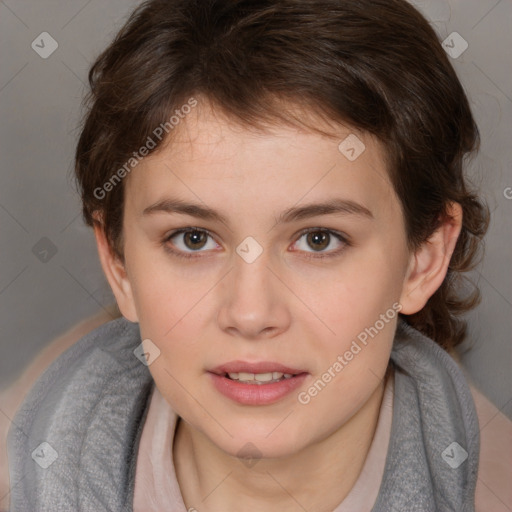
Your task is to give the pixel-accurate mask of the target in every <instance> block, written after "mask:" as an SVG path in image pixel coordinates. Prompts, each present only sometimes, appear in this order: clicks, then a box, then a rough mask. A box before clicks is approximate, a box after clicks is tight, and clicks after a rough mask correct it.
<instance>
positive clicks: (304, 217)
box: [9, 0, 488, 512]
mask: <svg viewBox="0 0 512 512" xmlns="http://www.w3.org/2000/svg"><path fill="white" fill-rule="evenodd" d="M89 78H90V83H91V93H90V95H89V104H88V111H87V113H86V117H85V120H84V125H83V129H82V133H81V137H80V140H79V143H78V146H77V151H76V175H77V180H78V183H79V186H80V190H81V194H82V200H83V212H84V218H85V220H86V222H87V223H88V224H89V225H91V226H93V227H94V231H95V234H96V240H97V243H98V250H99V256H100V259H101V263H102V266H103V269H104V271H105V274H106V277H107V279H108V281H109V283H110V285H111V287H112V290H113V292H114V294H115V296H116V299H117V303H118V306H119V309H120V311H121V313H122V315H123V317H122V318H120V319H118V320H115V321H113V322H109V323H107V324H106V325H104V326H102V327H100V328H99V329H96V330H94V331H93V332H92V333H90V334H89V335H87V336H85V337H84V338H82V339H81V340H80V341H79V342H78V343H77V344H75V345H74V346H73V347H72V348H71V349H69V350H68V351H66V352H65V353H64V354H63V355H62V356H61V357H60V358H59V359H58V360H57V361H56V362H55V363H54V364H52V366H51V367H50V368H49V370H48V371H47V372H45V374H44V376H43V377H42V378H41V379H40V380H39V381H38V383H37V385H36V386H35V387H34V388H33V389H32V391H31V393H30V395H29V396H28V397H27V399H26V400H25V402H24V404H23V406H22V407H21V408H20V410H19V411H18V414H17V417H16V419H15V423H14V424H15V425H16V427H14V428H12V429H11V431H10V434H9V435H10V447H9V449H10V453H9V458H10V462H11V464H12V469H11V477H12V478H11V481H14V482H19V483H18V485H16V486H15V487H14V488H13V489H12V505H13V508H12V510H13V512H16V511H18V510H38V511H50V510H51V511H55V510H80V511H95V512H97V511H101V510H115V511H127V510H135V511H140V512H142V511H144V512H147V511H163V510H172V511H180V512H183V511H185V510H188V511H194V510H195V511H198V512H212V511H220V510H222V511H223V512H231V511H239V510H244V511H245V510H250V511H256V512H257V511H263V510H265V511H268V510H280V511H299V510H308V511H315V512H324V511H333V510H335V511H336V512H342V511H356V510H357V511H364V510H368V511H370V510H372V511H391V510H396V511H408V512H410V511H414V510H416V511H441V510H443V511H448V510H450V511H457V512H460V511H474V510H475V493H476V494H477V495H478V492H479V490H478V489H479V487H481V486H482V485H483V484H482V483H481V482H482V480H481V479H479V473H478V471H479V454H480V432H479V425H478V418H477V414H476V411H475V406H474V402H473V398H472V395H471V392H470V389H469V386H468V384H467V382H466V380H465V378H464V376H463V373H462V372H461V370H460V369H459V368H458V366H457V364H456V363H455V362H454V360H453V359H452V358H451V357H450V355H449V354H448V352H449V351H451V350H452V349H453V348H454V347H455V346H457V345H458V344H460V343H461V342H462V341H463V340H464V337H465V332H466V326H465V323H464V321H463V320H462V319H460V318H459V317H458V315H460V314H461V313H462V312H464V311H467V310H469V309H470V308H471V307H472V306H474V304H475V301H476V296H477V293H478V292H475V294H473V295H472V296H471V297H467V296H460V295H459V287H458V285H459V281H460V275H461V273H462V272H464V271H465V270H467V269H469V268H470V266H471V264H472V263H473V262H474V259H475V254H476V251H477V249H478V245H479V243H480V241H481V238H482V237H483V235H484V233H485V231H486V228H487V224H488V212H487V209H486V207H485V206H484V205H483V204H482V203H481V202H480V200H479V199H478V196H477V195H476V194H475V192H474V191H471V190H470V189H469V188H468V186H467V183H466V180H465V177H464V173H463V161H464V158H465V157H466V156H467V155H468V154H470V153H471V152H472V151H473V150H475V149H476V146H477V142H478V131H477V128H476V126H475V123H474V120H473V117H472V115H471V111H470V108H469V105H468V101H467V98H466V96H465V94H464V91H463V88H462V86H461V84H460V82H459V80H458V78H457V76H456V74H455V72H454V70H453V68H452V66H451V64H450V63H449V61H448V58H447V56H446V54H445V52H444V50H443V48H442V47H441V44H440V42H439V40H438V38H437V36H436V34H435V33H434V31H433V30H432V28H431V27H430V25H429V24H428V22H427V21H426V20H425V19H424V18H423V17H422V16H421V15H420V14H419V13H418V12H417V11H416V10H415V9H414V8H413V7H412V6H411V5H409V4H408V3H407V2H405V1H402V0H392V1H389V0H361V1H357V2H354V1H349V0H311V1H307V2H305V1H299V0H284V1H283V0H280V1H271V0H267V1H261V2H253V1H249V0H237V1H225V0H224V1H220V0H218V1H216V0H212V1H205V0H151V1H148V2H145V3H144V4H142V5H141V6H140V7H139V8H138V9H137V10H136V11H135V12H134V13H133V15H132V16H131V18H130V19H129V21H128V22H127V24H126V25H125V26H124V27H123V29H122V30H121V31H120V32H119V34H118V35H117V36H116V38H115V40H114V41H113V42H112V44H111V45H110V46H109V47H108V48H107V49H106V50H105V52H104V53H103V54H102V55H101V56H100V57H99V58H98V59H97V61H96V62H95V63H94V65H93V67H92V69H91V71H90V76H89ZM22 477H24V478H22ZM479 482H480V483H479ZM478 506H479V507H480V508H478V507H477V510H484V508H482V507H485V502H483V501H482V502H481V504H479V505H478Z"/></svg>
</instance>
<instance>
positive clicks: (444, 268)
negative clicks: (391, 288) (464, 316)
mask: <svg viewBox="0 0 512 512" xmlns="http://www.w3.org/2000/svg"><path fill="white" fill-rule="evenodd" d="M441 222H442V223H441V225H440V226H439V228H438V229H437V230H436V231H435V232H434V233H433V234H432V236H431V237H430V238H429V239H428V240H427V241H425V242H424V243H423V244H422V245H421V247H420V248H419V249H418V250H417V251H416V252H415V253H414V254H412V255H411V257H410V260H409V267H408V270H407V274H406V277H405V281H404V286H403V288H402V295H401V297H400V304H402V309H401V310H400V313H402V314H404V315H412V314H414V313H417V312H418V311H420V310H421V309H422V308H423V307H424V306H425V304H426V303H427V301H428V299H430V297H431V296H432V295H434V293H435V292H436V290H437V289H438V288H439V287H440V286H441V284H442V283H443V280H444V278H445V276H446V273H447V272H448V266H449V264H450V260H451V257H452V254H453V251H454V250H455V245H456V243H457V239H458V237H459V234H460V230H461V228H462V207H461V206H460V204H459V203H455V202H451V203H449V204H448V206H447V211H446V215H445V216H444V218H443V219H441Z"/></svg>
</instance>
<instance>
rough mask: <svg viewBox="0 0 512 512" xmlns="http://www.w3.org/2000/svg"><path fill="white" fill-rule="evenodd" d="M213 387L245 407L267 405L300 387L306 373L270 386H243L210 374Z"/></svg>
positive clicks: (226, 378) (234, 381)
mask: <svg viewBox="0 0 512 512" xmlns="http://www.w3.org/2000/svg"><path fill="white" fill-rule="evenodd" d="M210 375H211V378H212V379H213V385H214V386H215V387H216V388H217V391H220V392H221V393H222V394H223V395H224V396H227V397H228V398H231V400H234V401H235V402H238V403H240V404H245V405H268V404H273V403H274V402H277V401H279V400H281V398H283V397H285V396H286V395H288V394H290V393H291V392H292V391H294V390H295V389H297V388H298V387H300V386H301V385H302V383H303V382H304V379H305V378H306V377H307V375H309V374H308V373H300V374H298V375H294V376H293V377H290V378H289V379H283V380H281V381H279V382H273V383H271V384H244V383H243V382H238V381H236V380H231V379H229V378H228V377H224V375H217V374H216V373H210Z"/></svg>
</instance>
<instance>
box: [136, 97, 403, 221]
mask: <svg viewBox="0 0 512 512" xmlns="http://www.w3.org/2000/svg"><path fill="white" fill-rule="evenodd" d="M309 125H310V126H311V122H310V121H309ZM317 126H318V128H319V129H320V130H324V131H326V132H328V133H331V134H332V135H331V136H326V135H322V134H321V133H318V132H316V131H313V130H311V129H308V128H306V127H304V128H300V127H295V126H294V127H292V126H288V125H284V124H281V125H272V126H268V127H266V128H265V130H259V129H256V128H251V127H246V126H241V125H240V124H239V123H237V122H234V121H233V120H231V119H229V118H228V117H226V116H224V115H222V114H219V112H216V111H215V110H213V109H211V108H208V109H206V108H201V107H196V108H195V109H194V110H193V111H192V112H191V113H190V114H188V115H187V116H186V117H185V118H184V119H182V120H181V121H180V123H179V125H178V126H177V127H176V128H175V129H174V131H173V132H171V135H172V138H169V139H168V140H167V141H166V144H165V145H163V146H162V147H161V148H160V150H158V151H157V152H155V153H153V154H151V155H149V156H148V157H146V158H144V159H143V160H142V162H141V163H139V164H138V165H137V166H136V167H135V169H134V170H133V171H132V173H131V174H130V176H129V179H128V183H127V184H126V185H127V194H126V206H127V208H134V209H135V210H136V211H138V212H142V211H143V210H144V208H146V207H147V206H148V205H149V204H151V203H154V202H156V201H158V200H161V199H165V198H166V197H167V196H168V195H169V194H172V196H173V197H181V198H187V199H195V200H196V201H198V200H199V201H203V202H206V200H208V201H207V202H208V203H212V202H214V203H215V206H218V207H219V209H221V210H224V211H226V212H227V214H228V215H229V206H230V205H237V206H238V207H241V206H243V205H244V204H245V205H247V206H248V207H249V206H250V208H252V211H254V207H255V206H257V203H258V202H259V203H260V204H265V205H266V206H267V207H268V208H271V209H281V207H284V206H285V205H288V206H290V205H292V204H296V203H298V202H300V201H304V202H309V201H314V200H320V199H325V198H326V196H329V197H330V198H334V197H344V198H346V199H349V200H353V201H357V202H359V203H363V204H365V205H367V206H370V205H371V206H372V207H373V208H380V209H382V210H386V211H392V210H396V208H397V206H398V200H397V198H396V196H395V194H394V191H393V187H392V185H391V182H390V180H389V176H388V173H387V169H386V159H385V149H384V147H383V146H382V144H381V143H380V142H379V141H378V140H377V139H376V138H375V137H372V136H371V135H369V134H367V133H361V132H360V131H357V130H355V129H352V128H350V127H348V126H342V125H337V126H336V127H335V129H333V125H327V124H326V123H325V122H322V121H321V120H318V125H317ZM274 206H275V208H274ZM263 213H264V212H263ZM270 213H271V212H270V211H269V212H268V214H270Z"/></svg>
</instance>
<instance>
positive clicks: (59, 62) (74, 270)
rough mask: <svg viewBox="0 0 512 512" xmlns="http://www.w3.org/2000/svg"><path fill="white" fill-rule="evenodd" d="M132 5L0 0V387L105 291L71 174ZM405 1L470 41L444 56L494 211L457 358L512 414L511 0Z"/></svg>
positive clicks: (474, 169)
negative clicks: (44, 48)
mask: <svg viewBox="0 0 512 512" xmlns="http://www.w3.org/2000/svg"><path fill="white" fill-rule="evenodd" d="M138 3H139V2H138V1H127V0H115V1H114V0H111V1H109V2H105V1H100V0H89V1H87V0H67V1H64V0H31V1H28V0H6V1H0V52H1V57H0V62H1V63H2V66H1V70H0V112H1V114H0V115H1V119H2V123H1V126H0V130H1V136H0V141H1V149H2V159H1V161H0V166H1V171H0V242H1V244H0V348H1V349H2V354H3V355H2V357H1V358H0V389H1V388H4V387H5V386H8V385H9V384H10V383H11V382H12V381H13V380H14V379H15V378H16V377H17V376H18V375H19V374H20V373H21V372H22V371H23V369H24V368H25V367H26V366H27V365H28V364H29V363H30V361H31V360H32V359H33V358H34V356H35V355H36V354H37V353H38V352H39V351H40V350H41V349H42V348H43V347H45V346H46V345H47V344H48V343H49V342H50V341H52V340H53V339H54V338H55V337H56V336H58V335H59V334H61V333H62V332H63V331H65V330H66V329H68V328H69V327H71V326H72V325H74V324H75V323H77V322H78V321H80V320H82V319H84V318H85V317H87V316H89V315H92V314H94V313H96V312H97V311H98V310H99V309H100V308H101V307H106V306H107V305H108V304H109V303H111V302H112V301H113V297H112V295H111V292H110V290H109V288H108V285H107V284H106V281H105V279H104V277H103V274H102V271H101V268H100V264H99V261H98V257H97V252H96V247H95V243H94V238H93V234H92V231H91V230H90V229H89V228H86V227H85V226H84V225H83V223H82V220H81V217H80V203H79V198H78V195H77V194H76V192H75V190H74V186H73V182H72V179H71V172H72V163H73V152H74V147H75V144H76V140H77V136H78V131H77V123H78V120H79V117H80V102H81V98H82V97H83V94H84V92H85V83H86V81H87V71H88V69H89V66H90V64H91V62H92V61H93V59H94V58H95V57H96V56H97V54H98V53H99V52H100V51H101V50H102V49H103V48H104V47H105V46H106V45H107V43H108V42H109V41H110V40H111V39H112V37H113V36H114V35H115V33H116V32H117V30H118V29H119V28H120V27H121V25H122V23H123V21H124V20H125V19H126V17H127V15H128V14H129V12H130V11H131V10H132V8H133V7H134V6H135V5H137V4H138ZM413 3H414V5H416V6H417V7H418V8H419V9H420V10H421V11H422V12H423V13H424V14H426V16H427V18H428V19H429V20H431V22H432V23H433V24H434V25H435V27H436V29H437V31H438V33H439V35H440V37H441V39H442V40H444V39H445V38H447V37H448V36H449V35H450V34H452V32H457V33H458V34H460V35H461V36H462V38H463V39H464V40H465V41H467V43H468V48H467V50H466V51H465V52H464V53H462V55H460V56H458V57H457V58H454V59H452V62H453V64H454V66H455V69H456V70H457V72H458V74H459V76H460V78H461V80H462V83H463V85H464V87H465V89H466V91H467V93H468V96H469V98H470V101H471V104H472V107H473V111H474V114H475V116H476V119H477V122H478V123H479V127H480V129H481V133H482V147H481V152H480V155H479V157H478V158H477V159H476V160H475V161H474V162H473V163H472V164H471V166H470V168H469V173H470V175H471V176H472V179H473V181H474V183H475V184H476V185H477V186H478V187H479V188H480V189H481V191H482V195H483V196H484V198H485V199H486V200H487V201H488V203H489V206H490V209H491V211H492V216H493V218H492V224H491V227H490V230H489V233H488V236H487V241H486V252H485V259H484V261H483V264H481V265H480V266H479V267H478V268H477V269H476V270H475V271H474V272H473V273H472V277H473V279H474V280H475V281H476V282H477V283H478V285H479V286H480V288H481V291H482V294H483V301H482V304H481V305H480V306H479V307H478V309H476V310H475V311H473V312H472V313H471V314H470V315H468V319H469V321H470V328H471V331H470V339H469V341H468V343H467V344H466V345H467V347H468V348H471V350H469V351H467V352H465V353H463V354H462V357H463V363H464V365H465V367H466V368H467V370H468V372H469V374H470V376H471V378H472V380H473V382H474V383H475V385H476V386H477V387H478V388H480V389H481V390H482V391H483V393H484V394H485V395H486V396H487V397H488V398H489V399H490V400H491V401H492V402H494V403H495V404H496V406H497V407H498V408H499V409H501V410H502V411H503V412H504V413H505V414H507V415H508V416H509V417H511V418H512V372H511V362H512V357H511V345H512V343H511V335H510V332H511V317H512V310H511V309H512V304H511V302H512V298H511V278H510V253H511V222H510V218H511V216H510V214H511V212H512V188H508V187H512V173H511V169H510V168H511V162H512V158H511V156H512V151H511V142H512V141H511V137H510V135H511V128H512V99H511V98H512V86H511V68H512V66H511V58H510V51H511V48H512V31H511V29H510V21H511V20H512V2H511V0H499V1H498V0H451V1H449V2H447V1H442V0H427V1H418V0H415V1H414V2H413ZM42 32H48V33H49V34H50V35H51V36H52V37H53V38H54V39H55V40H56V41H57V42H58V48H57V50H56V51H55V52H54V53H53V54H52V55H50V56H49V57H48V58H47V59H43V58H41V57H40V56H39V55H38V54H37V53H36V51H34V50H33V49H32V47H31V44H32V41H34V40H36V38H38V36H39V35H40V34H41V33H42ZM38 40H39V39H38ZM451 41H453V38H452V39H450V38H448V44H450V45H453V44H457V45H458V44H459V43H455V42H454V43H451ZM459 48H460V46H459ZM455 49H457V47H455ZM507 196H508V197H507Z"/></svg>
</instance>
